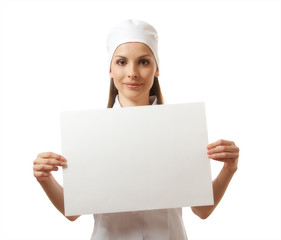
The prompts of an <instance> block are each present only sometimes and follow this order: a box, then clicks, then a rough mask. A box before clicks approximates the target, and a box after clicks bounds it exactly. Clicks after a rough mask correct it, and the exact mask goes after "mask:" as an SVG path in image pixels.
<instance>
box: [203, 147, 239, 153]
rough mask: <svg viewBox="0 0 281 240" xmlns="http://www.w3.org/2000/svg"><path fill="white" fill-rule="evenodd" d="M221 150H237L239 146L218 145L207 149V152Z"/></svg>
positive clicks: (219, 151)
mask: <svg viewBox="0 0 281 240" xmlns="http://www.w3.org/2000/svg"><path fill="white" fill-rule="evenodd" d="M221 152H239V148H238V147H236V146H218V147H215V148H212V149H209V150H208V151H207V153H208V154H214V153H221Z"/></svg>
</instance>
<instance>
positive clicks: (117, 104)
mask: <svg viewBox="0 0 281 240" xmlns="http://www.w3.org/2000/svg"><path fill="white" fill-rule="evenodd" d="M149 104H150V105H157V97H156V96H155V95H153V96H149ZM120 107H121V104H120V102H119V98H118V95H117V96H116V98H115V103H114V105H113V108H120Z"/></svg>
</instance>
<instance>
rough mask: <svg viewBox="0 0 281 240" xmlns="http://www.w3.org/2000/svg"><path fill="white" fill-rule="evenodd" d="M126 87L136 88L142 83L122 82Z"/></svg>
mask: <svg viewBox="0 0 281 240" xmlns="http://www.w3.org/2000/svg"><path fill="white" fill-rule="evenodd" d="M124 84H125V86H126V87H128V88H130V89H137V88H139V87H141V86H142V85H143V84H142V83H130V82H128V83H124Z"/></svg>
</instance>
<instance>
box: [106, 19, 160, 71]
mask: <svg viewBox="0 0 281 240" xmlns="http://www.w3.org/2000/svg"><path fill="white" fill-rule="evenodd" d="M127 42H141V43H144V44H146V45H147V46H148V47H149V48H150V49H151V51H152V52H153V54H154V57H155V60H156V63H157V66H158V68H159V58H158V34H157V31H156V30H155V28H154V27H153V26H151V25H150V24H148V23H146V22H144V21H139V20H132V19H128V20H125V21H123V22H121V23H120V24H118V25H117V26H115V27H114V28H113V29H112V30H111V31H110V33H109V34H108V36H107V51H108V54H109V59H108V68H109V69H110V65H111V60H112V57H113V54H114V52H115V50H116V48H117V47H118V46H119V45H121V44H123V43H127Z"/></svg>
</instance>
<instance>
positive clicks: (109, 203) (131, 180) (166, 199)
mask: <svg viewBox="0 0 281 240" xmlns="http://www.w3.org/2000/svg"><path fill="white" fill-rule="evenodd" d="M61 139H62V154H63V156H64V157H65V158H66V159H67V167H66V168H64V169H63V186H64V203H65V214H66V215H67V216H71V215H81V214H98V213H112V212H125V211H138V210H152V209H164V208H176V207H185V206H199V205H212V204H213V192H212V179H211V171H210V160H209V159H208V158H207V150H206V145H207V144H208V136H207V127H206V116H205V105H204V103H182V104H168V105H152V106H139V107H126V108H118V109H95V110H82V111H65V112H62V113H61Z"/></svg>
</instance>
